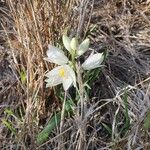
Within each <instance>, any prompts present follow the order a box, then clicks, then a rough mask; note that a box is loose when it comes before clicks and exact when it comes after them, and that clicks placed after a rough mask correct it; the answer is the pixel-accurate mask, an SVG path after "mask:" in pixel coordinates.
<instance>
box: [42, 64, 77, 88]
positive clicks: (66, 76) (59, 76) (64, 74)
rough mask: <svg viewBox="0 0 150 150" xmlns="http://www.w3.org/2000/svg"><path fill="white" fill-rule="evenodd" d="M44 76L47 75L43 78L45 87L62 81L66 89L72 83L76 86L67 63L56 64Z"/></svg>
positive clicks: (73, 74) (74, 77) (71, 70)
mask: <svg viewBox="0 0 150 150" xmlns="http://www.w3.org/2000/svg"><path fill="white" fill-rule="evenodd" d="M45 76H46V77H48V79H46V80H45V81H46V82H47V84H46V87H52V86H56V85H58V84H61V83H62V84H63V88H64V90H65V91H66V90H68V89H69V87H70V86H71V85H72V84H73V85H74V86H76V76H75V73H74V71H73V69H72V68H71V67H70V66H69V65H62V66H58V67H56V68H54V69H52V70H51V71H50V72H48V73H47V74H46V75H45Z"/></svg>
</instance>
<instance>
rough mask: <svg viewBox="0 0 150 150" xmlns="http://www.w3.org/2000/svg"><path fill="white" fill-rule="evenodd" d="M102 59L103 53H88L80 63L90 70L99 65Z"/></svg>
mask: <svg viewBox="0 0 150 150" xmlns="http://www.w3.org/2000/svg"><path fill="white" fill-rule="evenodd" d="M103 60H104V55H103V53H97V54H94V55H90V56H89V57H88V58H87V59H86V60H85V62H84V63H83V64H82V67H83V69H84V70H91V69H95V68H98V67H100V66H101V63H102V62H103Z"/></svg>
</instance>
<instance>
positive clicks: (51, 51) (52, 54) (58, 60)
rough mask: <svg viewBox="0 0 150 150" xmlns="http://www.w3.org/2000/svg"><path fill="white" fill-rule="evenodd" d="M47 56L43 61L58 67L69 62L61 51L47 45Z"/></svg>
mask: <svg viewBox="0 0 150 150" xmlns="http://www.w3.org/2000/svg"><path fill="white" fill-rule="evenodd" d="M47 56H48V57H47V58H45V60H47V61H49V62H52V63H55V64H58V65H64V64H66V63H67V62H68V61H69V60H68V58H67V57H66V56H65V55H64V52H63V51H62V50H60V49H58V48H57V47H55V46H52V45H48V50H47Z"/></svg>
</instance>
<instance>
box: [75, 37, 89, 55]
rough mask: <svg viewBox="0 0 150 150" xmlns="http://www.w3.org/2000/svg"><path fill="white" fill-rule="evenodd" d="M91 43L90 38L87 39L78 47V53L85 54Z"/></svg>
mask: <svg viewBox="0 0 150 150" xmlns="http://www.w3.org/2000/svg"><path fill="white" fill-rule="evenodd" d="M89 45H90V40H89V39H85V40H84V41H83V42H82V43H81V44H80V45H79V47H78V50H77V55H78V56H81V55H83V54H84V53H85V52H86V51H87V50H88V49H89Z"/></svg>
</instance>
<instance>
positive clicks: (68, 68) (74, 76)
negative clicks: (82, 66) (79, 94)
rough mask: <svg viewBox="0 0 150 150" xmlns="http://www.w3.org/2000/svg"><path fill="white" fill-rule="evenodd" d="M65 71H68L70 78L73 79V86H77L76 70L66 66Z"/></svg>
mask: <svg viewBox="0 0 150 150" xmlns="http://www.w3.org/2000/svg"><path fill="white" fill-rule="evenodd" d="M65 69H66V71H67V74H68V77H70V78H71V79H72V81H73V82H72V83H73V85H74V86H76V75H75V72H74V70H73V69H72V68H71V67H70V66H69V65H66V66H65Z"/></svg>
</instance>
